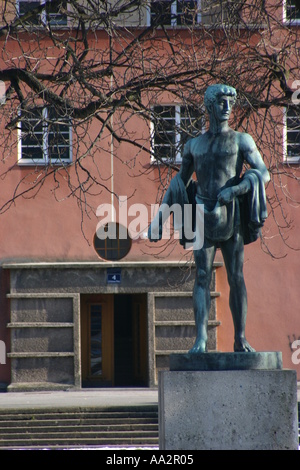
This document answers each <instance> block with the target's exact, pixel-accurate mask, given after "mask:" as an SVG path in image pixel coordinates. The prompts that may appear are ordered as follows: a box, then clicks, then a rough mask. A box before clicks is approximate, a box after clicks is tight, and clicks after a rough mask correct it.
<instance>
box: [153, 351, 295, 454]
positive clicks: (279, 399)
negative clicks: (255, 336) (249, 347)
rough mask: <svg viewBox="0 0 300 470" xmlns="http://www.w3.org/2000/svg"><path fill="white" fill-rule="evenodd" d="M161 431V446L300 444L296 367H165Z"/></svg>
mask: <svg viewBox="0 0 300 470" xmlns="http://www.w3.org/2000/svg"><path fill="white" fill-rule="evenodd" d="M223 354H227V353H223ZM228 354H230V353H228ZM242 354H244V353H242ZM245 354H246V353H245ZM225 362H226V364H228V360H226V361H225ZM159 434H160V436H159V438H160V449H161V450H202V449H203V450H212V449H215V450H284V449H286V450H297V449H298V414H297V376H296V371H293V370H280V369H278V368H276V369H273V370H262V369H259V370H253V369H252V370H211V371H207V370H202V371H196V370H188V371H182V370H180V371H176V370H173V371H172V370H171V371H164V372H160V375H159Z"/></svg>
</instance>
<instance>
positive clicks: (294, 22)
mask: <svg viewBox="0 0 300 470" xmlns="http://www.w3.org/2000/svg"><path fill="white" fill-rule="evenodd" d="M287 2H288V0H283V2H282V8H283V10H282V16H283V23H285V24H286V23H287V24H290V25H298V24H300V18H296V19H295V20H292V19H290V18H288V16H287V14H286V12H287Z"/></svg>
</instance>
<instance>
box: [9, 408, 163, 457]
mask: <svg viewBox="0 0 300 470" xmlns="http://www.w3.org/2000/svg"><path fill="white" fill-rule="evenodd" d="M107 445H110V446H132V445H133V446H157V445H158V410H157V406H145V407H132V408H130V407H129V408H128V407H127V408H123V409H122V408H116V409H115V410H114V409H111V410H103V409H85V410H83V409H79V410H78V409H76V408H75V409H67V410H66V409H54V410H53V411H52V410H45V409H44V410H43V409H37V410H7V411H3V410H2V411H1V412H0V449H13V448H30V449H32V448H41V447H46V448H57V446H58V447H64V446H68V447H70V446H107Z"/></svg>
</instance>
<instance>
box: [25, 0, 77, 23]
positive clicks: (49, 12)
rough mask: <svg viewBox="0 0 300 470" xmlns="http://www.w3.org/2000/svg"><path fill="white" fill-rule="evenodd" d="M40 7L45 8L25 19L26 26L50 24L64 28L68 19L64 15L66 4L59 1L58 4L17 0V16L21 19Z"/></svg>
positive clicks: (41, 0) (42, 0) (40, 0)
mask: <svg viewBox="0 0 300 470" xmlns="http://www.w3.org/2000/svg"><path fill="white" fill-rule="evenodd" d="M40 5H45V7H44V8H43V9H42V10H41V11H40V10H39V11H37V13H36V14H33V15H32V16H29V17H27V18H26V17H25V18H26V24H31V25H38V24H46V23H47V24H50V25H51V26H66V25H67V23H68V18H67V15H66V13H65V12H66V11H67V7H68V2H67V1H64V0H62V1H60V2H59V3H57V2H55V3H53V2H52V1H48V2H46V0H39V1H30V0H25V1H21V0H17V11H18V13H19V16H20V17H22V16H24V15H26V14H27V13H29V12H33V13H34V10H35V9H36V8H37V7H39V6H40Z"/></svg>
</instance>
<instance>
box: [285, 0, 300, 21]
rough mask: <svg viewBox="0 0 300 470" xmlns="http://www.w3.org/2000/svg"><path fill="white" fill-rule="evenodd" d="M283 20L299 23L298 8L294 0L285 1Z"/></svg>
mask: <svg viewBox="0 0 300 470" xmlns="http://www.w3.org/2000/svg"><path fill="white" fill-rule="evenodd" d="M285 20H286V21H289V22H292V23H300V6H299V2H297V1H296V0H285Z"/></svg>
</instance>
